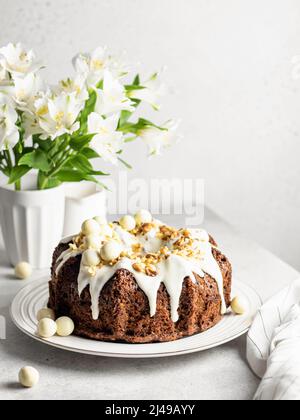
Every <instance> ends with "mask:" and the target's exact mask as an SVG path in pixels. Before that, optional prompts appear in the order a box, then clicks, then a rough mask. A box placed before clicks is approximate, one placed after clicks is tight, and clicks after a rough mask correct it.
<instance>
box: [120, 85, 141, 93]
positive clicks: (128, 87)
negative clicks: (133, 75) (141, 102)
mask: <svg viewBox="0 0 300 420" xmlns="http://www.w3.org/2000/svg"><path fill="white" fill-rule="evenodd" d="M125 89H126V91H127V92H133V91H135V90H144V89H146V88H145V87H144V86H137V85H125Z"/></svg>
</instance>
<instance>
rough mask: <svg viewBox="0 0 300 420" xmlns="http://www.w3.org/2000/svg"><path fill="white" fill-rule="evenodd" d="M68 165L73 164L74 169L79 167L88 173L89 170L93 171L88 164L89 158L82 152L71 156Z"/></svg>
mask: <svg viewBox="0 0 300 420" xmlns="http://www.w3.org/2000/svg"><path fill="white" fill-rule="evenodd" d="M69 165H70V166H73V167H74V168H76V169H79V170H80V171H82V172H88V173H90V172H91V171H93V167H92V165H91V164H90V162H89V160H88V159H87V158H86V157H85V156H84V155H82V154H79V155H77V156H75V157H73V158H72V159H71V160H70V162H69Z"/></svg>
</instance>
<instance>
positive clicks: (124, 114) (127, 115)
mask: <svg viewBox="0 0 300 420" xmlns="http://www.w3.org/2000/svg"><path fill="white" fill-rule="evenodd" d="M131 115H132V112H130V111H122V112H121V117H120V120H119V127H122V126H123V125H125V124H126V123H127V122H128V120H129V118H130V117H131Z"/></svg>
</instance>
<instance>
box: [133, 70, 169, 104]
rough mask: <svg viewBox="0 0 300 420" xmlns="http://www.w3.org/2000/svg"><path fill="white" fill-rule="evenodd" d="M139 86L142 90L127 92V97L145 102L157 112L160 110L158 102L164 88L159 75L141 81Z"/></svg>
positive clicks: (163, 92)
mask: <svg viewBox="0 0 300 420" xmlns="http://www.w3.org/2000/svg"><path fill="white" fill-rule="evenodd" d="M141 86H142V87H143V88H144V89H138V90H132V91H131V92H129V97H130V98H131V99H139V100H140V101H144V102H147V103H148V104H150V105H151V106H152V107H153V108H154V109H155V110H157V111H158V110H159V109H160V103H159V100H160V98H161V97H162V96H163V95H164V94H165V92H166V86H165V84H164V83H163V82H162V81H161V77H160V73H155V74H153V75H152V76H151V77H150V78H149V79H146V80H145V81H144V82H143V81H141Z"/></svg>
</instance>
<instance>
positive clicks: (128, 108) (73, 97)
mask: <svg viewBox="0 0 300 420" xmlns="http://www.w3.org/2000/svg"><path fill="white" fill-rule="evenodd" d="M73 64H74V68H75V74H74V75H73V77H70V78H68V79H66V80H62V81H60V82H59V83H58V84H57V85H55V86H51V85H49V84H47V83H46V82H45V81H44V80H43V78H42V76H41V75H42V71H43V68H44V67H43V65H42V64H41V62H40V61H38V60H37V59H36V56H35V54H34V52H33V51H27V50H25V49H24V48H23V47H22V45H21V44H17V45H14V44H9V45H7V46H5V47H3V48H0V171H1V172H2V173H3V174H4V175H5V176H6V177H7V180H8V182H7V184H8V186H5V187H1V188H0V216H1V221H2V230H3V234H4V240H5V244H6V248H7V250H8V255H9V257H10V260H11V262H12V263H16V262H18V261H19V260H20V259H21V258H22V259H23V260H24V259H25V260H26V261H29V262H30V260H34V261H35V262H34V263H33V265H35V266H38V267H40V266H43V265H45V264H46V261H47V265H49V263H50V259H49V252H50V250H51V249H52V248H53V246H54V245H55V243H56V242H57V240H58V239H59V237H60V236H61V234H62V228H63V220H62V218H63V217H64V215H63V213H64V193H63V190H62V189H61V185H62V184H63V183H65V182H68V183H69V182H73V183H74V182H80V181H89V182H93V183H96V184H100V185H102V186H103V183H102V182H101V181H100V179H101V177H103V176H105V175H107V174H105V173H104V172H103V171H101V170H99V168H98V167H99V164H97V168H96V167H95V164H94V163H93V162H94V161H95V160H97V159H103V161H105V162H108V163H110V164H113V165H116V164H118V163H120V164H123V165H125V166H126V167H127V168H130V165H129V164H128V163H127V162H125V160H124V159H123V158H122V151H123V149H124V147H125V146H126V145H128V144H129V143H130V142H132V141H134V140H141V141H143V142H144V143H145V144H146V145H147V146H148V148H149V155H156V154H160V153H161V152H162V150H163V149H164V148H166V147H168V146H170V145H171V144H172V143H173V142H174V141H176V139H177V135H176V130H177V125H178V124H177V123H176V122H174V121H168V122H167V123H165V124H156V123H153V122H151V121H149V120H148V119H146V118H144V117H143V116H141V115H140V111H139V106H140V105H141V104H142V103H143V102H145V103H148V104H150V106H151V107H152V108H153V109H154V110H156V111H158V110H159V99H160V97H161V95H162V93H163V90H164V88H163V87H164V86H163V83H162V82H161V79H160V74H159V73H155V74H152V75H151V76H149V77H145V78H143V77H141V76H140V75H136V72H135V73H133V72H132V70H131V69H130V68H129V67H128V66H127V65H125V64H124V63H123V62H122V60H120V59H119V58H117V57H114V56H112V55H111V54H109V52H108V50H107V49H106V48H97V49H96V50H95V51H94V52H93V53H91V54H79V55H77V56H76V57H75V58H74V59H73ZM29 173H33V174H34V185H30V189H31V190H33V191H28V190H27V187H26V186H25V187H24V184H25V182H23V181H24V180H26V178H28V176H30V174H29ZM12 187H13V188H12ZM37 221H39V222H38V223H39V226H38V228H37V229H36V228H35V227H36V223H37ZM24 224H25V228H22V229H21V228H20V226H24ZM33 226H35V227H34V228H33ZM45 237H46V238H47V239H45ZM24 244H25V245H24ZM40 244H43V246H40ZM46 249H47V250H48V251H47V252H45V250H46ZM41 254H43V255H44V257H43V258H42V257H41ZM42 259H43V263H42V262H41V260H42Z"/></svg>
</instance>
